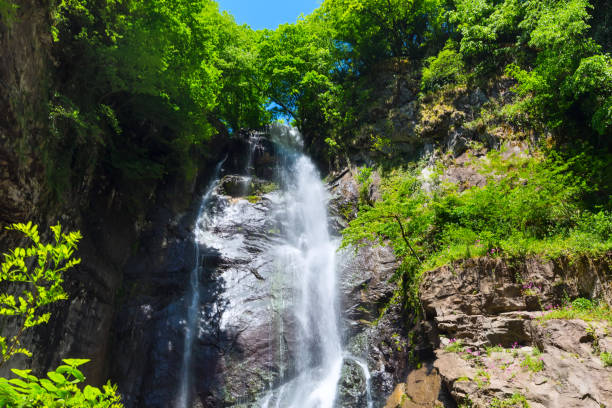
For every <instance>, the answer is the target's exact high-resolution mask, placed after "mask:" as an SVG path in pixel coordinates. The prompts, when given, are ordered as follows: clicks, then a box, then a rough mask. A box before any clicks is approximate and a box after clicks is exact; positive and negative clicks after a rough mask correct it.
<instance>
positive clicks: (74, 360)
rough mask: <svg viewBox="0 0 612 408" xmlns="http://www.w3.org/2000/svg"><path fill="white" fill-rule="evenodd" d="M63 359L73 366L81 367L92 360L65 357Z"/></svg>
mask: <svg viewBox="0 0 612 408" xmlns="http://www.w3.org/2000/svg"><path fill="white" fill-rule="evenodd" d="M62 361H63V362H64V363H66V364H68V365H69V366H71V367H79V366H82V365H83V364H85V363H88V362H90V361H91V360H90V359H88V358H65V359H63V360H62Z"/></svg>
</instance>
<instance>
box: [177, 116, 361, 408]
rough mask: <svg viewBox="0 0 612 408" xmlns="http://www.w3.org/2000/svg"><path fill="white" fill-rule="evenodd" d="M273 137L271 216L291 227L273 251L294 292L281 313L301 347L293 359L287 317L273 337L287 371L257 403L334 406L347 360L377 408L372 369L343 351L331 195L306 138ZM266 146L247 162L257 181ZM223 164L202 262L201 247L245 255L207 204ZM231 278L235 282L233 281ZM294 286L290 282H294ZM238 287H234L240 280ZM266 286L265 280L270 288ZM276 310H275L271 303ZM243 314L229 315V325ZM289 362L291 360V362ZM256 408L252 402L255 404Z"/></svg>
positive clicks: (238, 205) (239, 206) (185, 381)
mask: <svg viewBox="0 0 612 408" xmlns="http://www.w3.org/2000/svg"><path fill="white" fill-rule="evenodd" d="M268 137H269V139H270V140H271V141H272V142H273V143H274V144H275V146H276V147H275V149H276V160H277V179H278V180H277V181H278V183H279V184H280V186H281V190H280V191H279V192H277V193H276V194H277V195H276V197H277V199H276V209H275V211H273V214H272V215H271V216H273V217H276V218H277V219H278V222H279V223H280V224H282V225H283V226H284V228H283V231H282V233H281V234H280V239H278V240H276V241H275V243H274V245H273V247H272V248H270V249H269V251H270V253H271V255H270V257H271V259H273V260H274V264H275V270H276V271H278V273H279V274H281V278H282V279H283V281H284V282H285V288H286V286H287V285H288V286H289V289H288V290H286V291H284V292H283V291H279V293H276V294H275V299H276V301H277V302H280V303H281V308H284V309H286V311H287V313H288V314H290V315H291V316H292V319H291V321H292V322H294V326H295V327H294V328H293V330H294V331H295V333H294V337H295V344H294V345H293V350H292V353H291V356H290V357H287V356H285V354H284V350H285V348H286V344H283V342H284V341H286V340H284V333H283V330H284V329H283V326H282V319H281V322H280V325H279V326H278V327H277V329H276V330H278V333H276V334H274V333H271V336H270V341H271V342H277V343H278V347H277V349H278V350H279V355H278V356H277V358H278V359H279V367H280V368H279V370H278V372H277V373H276V379H275V380H274V381H272V382H270V384H269V387H268V390H267V391H265V392H264V393H263V395H262V396H261V398H260V399H259V401H258V402H257V403H256V404H257V406H259V407H261V408H274V407H277V408H333V407H334V406H335V402H336V398H337V389H338V383H339V380H340V377H341V372H342V367H343V363H344V362H345V360H347V359H351V360H354V361H355V363H356V364H357V365H358V366H359V367H361V369H362V371H363V376H364V379H365V380H366V383H367V386H368V390H367V399H368V401H367V406H368V407H371V406H372V402H371V397H370V391H369V376H370V374H369V371H368V368H367V365H366V364H365V363H363V362H362V361H361V360H358V359H355V358H352V357H351V356H349V355H347V353H346V352H345V351H344V349H343V343H342V336H341V330H340V324H341V316H340V311H339V310H340V305H339V288H338V270H337V269H338V265H339V264H340V262H338V260H337V259H336V258H337V249H338V246H339V240H338V238H337V237H334V236H332V235H331V234H330V233H329V231H328V214H327V203H328V193H327V190H326V188H325V186H324V185H323V183H322V182H321V177H320V175H319V173H318V171H317V170H316V168H315V166H314V164H313V162H312V161H311V160H310V159H309V158H308V157H307V156H306V155H304V154H303V153H302V152H301V150H302V149H301V144H302V141H301V136H300V134H299V132H298V131H297V130H296V129H294V128H291V127H288V126H282V125H276V126H272V127H271V128H270V130H269V135H268ZM258 146H259V141H258V140H256V139H252V140H251V141H250V155H249V157H248V160H247V163H246V167H247V168H246V171H247V178H248V180H249V181H250V180H251V167H252V161H253V153H254V152H255V151H256V149H257V148H258ZM221 164H222V163H220V164H219V165H218V166H217V171H216V175H215V177H214V178H213V181H212V182H211V184H210V186H209V188H208V189H207V191H206V193H205V195H204V197H203V199H202V204H201V206H200V212H199V215H198V220H197V223H196V228H195V231H194V235H195V239H196V259H198V258H199V253H198V249H197V248H198V245H197V244H206V245H207V246H210V247H215V248H217V249H218V250H219V251H220V252H223V253H224V254H225V255H224V256H226V257H232V256H235V257H239V256H240V254H239V253H232V251H231V248H227V247H228V246H232V245H233V244H232V242H231V240H227V239H226V240H225V241H224V240H223V239H221V238H219V237H218V236H215V233H214V231H212V230H210V227H209V222H208V221H207V220H208V219H209V215H208V214H207V211H206V205H207V203H208V202H209V201H210V199H211V196H212V195H213V194H215V189H216V187H217V185H218V179H219V171H220V168H221ZM247 207H248V203H247V202H246V201H245V200H238V201H237V202H235V201H234V202H232V203H230V204H228V207H227V209H226V210H225V217H234V218H238V217H241V216H242V217H244V216H245V212H247V211H248V208H247ZM197 264H199V262H196V266H195V267H194V271H193V273H192V275H191V281H190V285H191V288H190V293H189V296H188V302H190V303H188V314H187V319H186V335H185V347H184V355H183V368H182V372H181V379H180V380H181V382H180V389H179V397H178V404H177V407H178V408H187V407H191V406H192V402H191V397H190V389H191V384H192V381H193V379H192V378H191V376H192V374H191V370H190V364H191V363H190V361H191V359H192V358H193V357H194V356H192V350H193V347H192V345H193V342H194V336H195V335H196V333H197V330H198V319H199V317H198V310H199V308H200V307H201V306H200V297H199V295H198V293H199V285H200V281H199V278H198V275H199V272H200V271H199V270H198V266H197ZM228 279H231V277H228ZM287 283H288V284H287ZM232 284H233V283H232ZM262 284H263V283H262ZM271 307H272V306H271ZM235 317H236V316H234V315H232V314H231V313H227V314H226V315H225V316H224V317H223V321H224V322H226V323H225V324H231V320H232V319H233V318H235ZM285 360H288V361H285ZM249 406H252V405H249Z"/></svg>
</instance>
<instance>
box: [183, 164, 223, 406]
mask: <svg viewBox="0 0 612 408" xmlns="http://www.w3.org/2000/svg"><path fill="white" fill-rule="evenodd" d="M226 158H227V157H226ZM226 158H224V159H223V160H221V161H220V162H219V163H218V164H217V166H216V167H215V171H214V173H213V177H212V179H211V182H210V184H209V185H208V187H207V188H206V192H205V193H204V196H203V197H202V201H201V203H200V206H199V207H198V216H197V218H196V225H195V228H194V237H193V238H194V251H195V256H194V259H195V263H194V266H193V269H192V271H191V274H190V275H189V291H188V295H187V299H188V302H189V303H188V308H187V319H186V321H185V341H184V344H183V350H184V351H183V362H182V365H181V374H180V375H181V376H180V383H179V384H180V389H179V392H178V400H177V401H178V402H177V404H176V406H177V408H187V407H189V404H190V389H191V381H192V379H191V361H192V352H193V342H194V340H195V337H196V334H197V331H198V315H199V311H200V290H199V287H200V278H199V277H200V245H199V241H200V236H201V234H202V231H204V230H206V228H207V227H208V225H207V224H206V219H207V217H206V213H205V210H206V206H207V204H208V203H209V201H210V199H211V197H212V195H213V193H214V191H215V188H216V187H217V184H218V183H219V174H220V172H221V166H223V163H224V162H225V160H226Z"/></svg>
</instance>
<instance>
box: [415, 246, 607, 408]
mask: <svg viewBox="0 0 612 408" xmlns="http://www.w3.org/2000/svg"><path fill="white" fill-rule="evenodd" d="M609 261H610V255H608V256H606V257H604V258H602V259H599V260H597V261H593V260H587V259H583V260H580V261H576V262H574V263H571V264H570V263H568V262H566V261H564V260H559V261H556V262H551V261H544V260H541V259H538V258H532V259H528V260H526V261H525V262H522V263H520V264H518V265H514V266H511V265H508V264H507V263H505V262H504V261H502V260H500V259H491V258H480V259H469V260H465V261H463V262H460V263H457V264H455V265H452V266H448V267H443V268H439V269H437V270H434V271H431V272H429V273H428V274H426V275H425V277H424V279H423V282H422V284H421V288H420V294H421V300H422V303H423V306H424V308H425V312H426V316H427V319H429V320H428V323H427V325H426V326H424V327H427V330H426V331H427V332H428V335H429V338H430V342H431V344H432V345H433V346H434V347H435V348H436V351H435V353H436V360H435V363H434V366H435V368H436V369H437V370H439V373H440V375H441V378H442V382H443V384H444V385H445V386H446V387H448V389H449V390H450V392H451V394H452V396H453V398H454V399H455V401H456V402H466V401H468V400H469V401H471V403H472V404H473V405H472V406H474V407H489V406H490V405H491V403H492V402H493V401H494V400H497V401H510V400H511V399H512V398H514V399H515V400H518V399H521V400H523V399H524V400H525V401H526V402H527V403H529V405H530V406H531V407H538V408H542V407H550V408H553V407H591V406H592V407H600V406H608V405H610V404H611V403H612V382H611V381H610V378H611V376H612V368H610V367H607V368H606V367H604V365H603V363H602V361H601V359H600V358H599V353H600V352H603V351H608V352H609V350H611V349H612V338H611V337H610V332H611V329H612V327H611V326H610V325H609V323H607V322H605V321H604V322H584V321H582V320H542V319H541V317H542V316H543V315H544V314H545V313H546V312H543V311H542V310H545V309H547V308H548V307H551V306H553V305H557V304H560V303H561V301H562V298H563V297H567V296H569V297H570V298H574V297H578V296H584V297H594V298H595V297H597V298H600V299H603V301H607V302H608V303H610V300H611V297H610V290H611V284H610V281H609V276H610V271H609V269H608V268H609V265H610V262H609ZM493 346H496V347H495V348H491V347H493Z"/></svg>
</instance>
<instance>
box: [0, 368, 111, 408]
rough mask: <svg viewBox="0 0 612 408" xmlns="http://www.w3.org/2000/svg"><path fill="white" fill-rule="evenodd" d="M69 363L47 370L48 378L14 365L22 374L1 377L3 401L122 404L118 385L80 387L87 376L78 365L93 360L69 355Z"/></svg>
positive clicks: (23, 406)
mask: <svg viewBox="0 0 612 408" xmlns="http://www.w3.org/2000/svg"><path fill="white" fill-rule="evenodd" d="M63 361H64V363H65V364H63V365H60V366H59V367H58V368H57V369H55V370H54V371H50V372H48V373H47V377H48V378H38V377H36V376H34V375H32V374H31V370H18V369H13V370H12V371H13V373H15V374H16V375H17V376H18V377H19V378H14V379H11V380H7V379H6V378H0V405H2V406H3V407H7V408H12V407H20V408H28V407H32V408H34V407H49V408H53V407H58V408H59V407H75V408H81V407H92V408H93V407H95V408H121V407H123V405H122V404H121V397H120V396H119V395H117V387H116V386H113V385H111V384H110V382H109V383H107V384H106V385H104V386H103V387H102V389H99V388H97V387H92V386H91V385H86V386H85V387H84V388H79V385H80V384H82V383H83V382H84V381H85V376H84V375H83V373H81V371H79V369H78V368H77V367H79V366H80V365H82V364H85V363H86V362H88V361H89V360H81V359H65V360H63Z"/></svg>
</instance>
